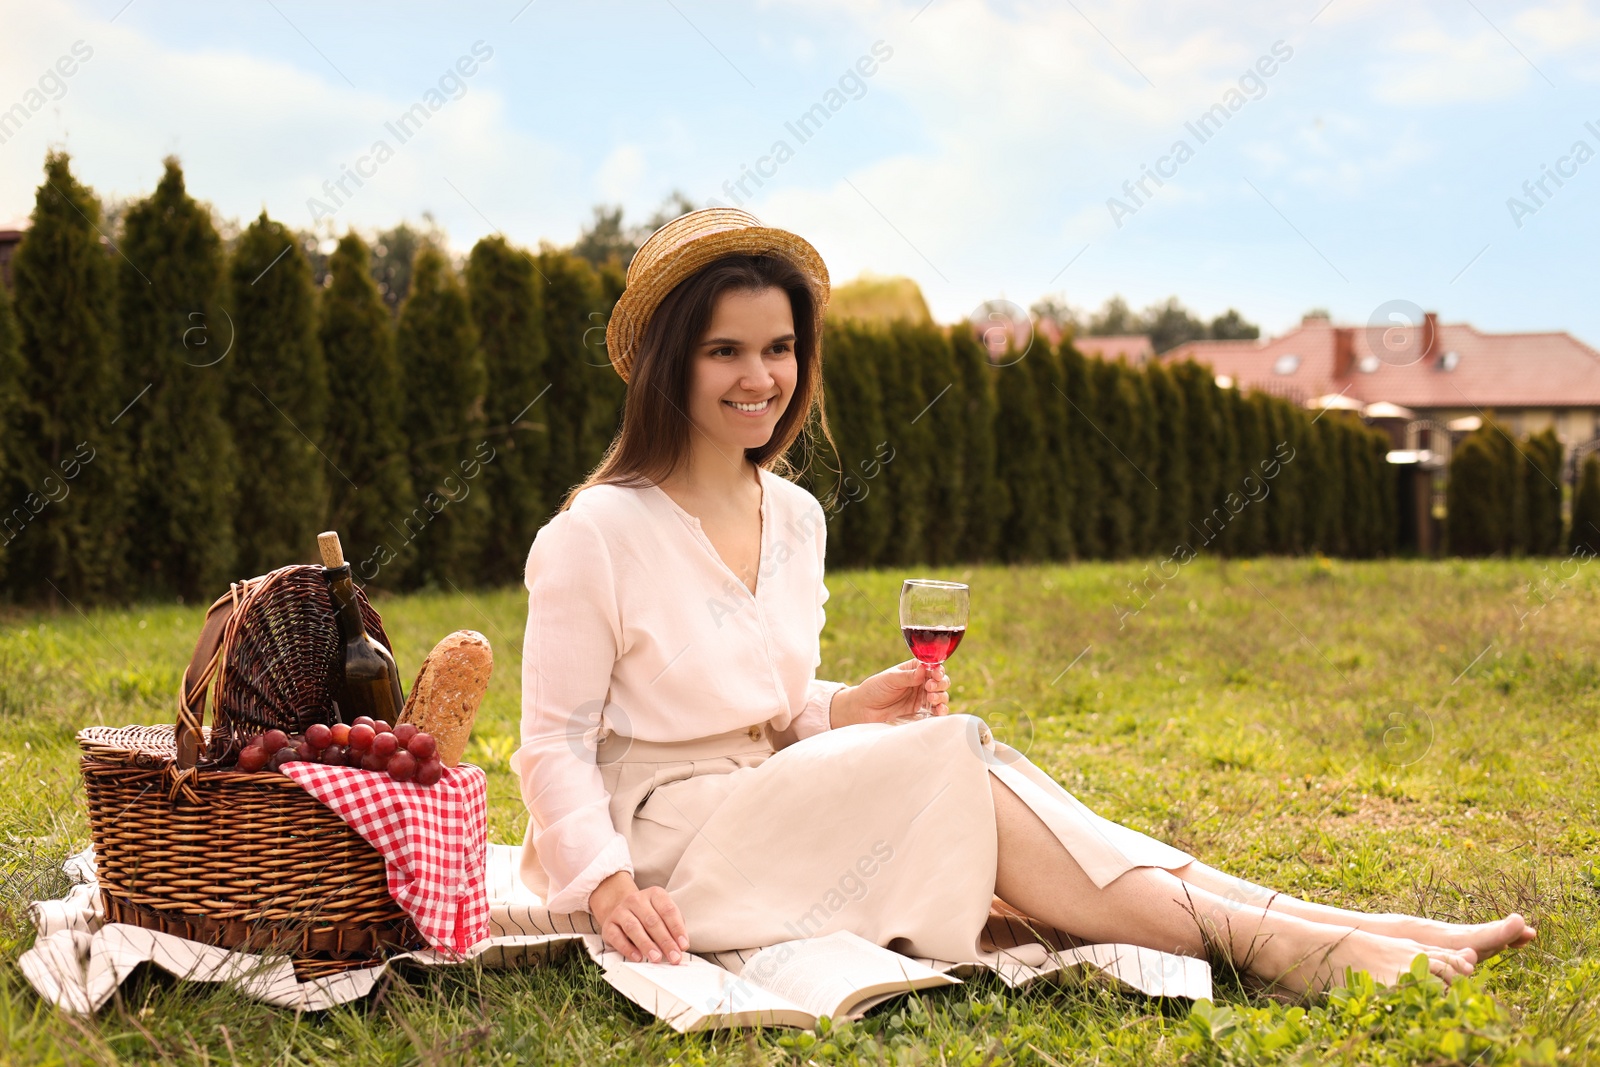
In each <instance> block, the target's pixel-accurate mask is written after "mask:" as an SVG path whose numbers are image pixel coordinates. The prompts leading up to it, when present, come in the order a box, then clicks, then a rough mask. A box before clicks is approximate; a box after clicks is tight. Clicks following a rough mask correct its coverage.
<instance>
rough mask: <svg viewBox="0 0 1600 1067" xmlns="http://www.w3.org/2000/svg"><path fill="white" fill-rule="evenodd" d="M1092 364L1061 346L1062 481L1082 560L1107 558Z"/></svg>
mask: <svg viewBox="0 0 1600 1067" xmlns="http://www.w3.org/2000/svg"><path fill="white" fill-rule="evenodd" d="M1098 362H1099V360H1098V359H1096V360H1090V359H1088V358H1087V357H1086V356H1084V354H1083V353H1082V352H1079V351H1078V349H1077V347H1076V346H1075V345H1074V344H1073V343H1072V341H1071V339H1070V338H1068V339H1064V340H1063V341H1062V342H1061V378H1062V383H1063V384H1062V388H1063V389H1065V390H1066V393H1067V396H1066V401H1067V403H1066V408H1067V411H1068V412H1069V413H1070V416H1071V417H1070V419H1069V421H1068V423H1067V455H1066V460H1065V463H1066V466H1065V468H1064V469H1063V470H1062V471H1061V477H1062V479H1063V480H1064V481H1066V482H1067V483H1068V484H1069V485H1071V486H1072V515H1071V520H1072V544H1073V547H1074V548H1075V549H1076V550H1077V554H1078V558H1079V559H1097V558H1099V557H1101V556H1103V555H1104V554H1105V548H1104V546H1103V545H1102V543H1101V540H1100V519H1101V515H1102V513H1103V511H1104V508H1105V503H1106V498H1105V486H1104V484H1103V483H1102V481H1101V478H1100V450H1101V449H1102V448H1103V447H1105V439H1104V438H1103V437H1101V436H1100V431H1099V430H1097V429H1095V426H1094V422H1093V420H1092V418H1091V416H1090V412H1092V411H1094V410H1095V407H1096V398H1095V391H1094V376H1093V375H1092V374H1091V373H1090V365H1091V363H1098Z"/></svg>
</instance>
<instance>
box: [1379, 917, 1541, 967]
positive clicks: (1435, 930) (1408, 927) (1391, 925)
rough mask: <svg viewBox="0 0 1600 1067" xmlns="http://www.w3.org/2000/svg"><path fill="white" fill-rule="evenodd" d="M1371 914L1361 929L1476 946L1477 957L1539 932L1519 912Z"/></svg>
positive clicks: (1432, 942)
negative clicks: (1456, 918)
mask: <svg viewBox="0 0 1600 1067" xmlns="http://www.w3.org/2000/svg"><path fill="white" fill-rule="evenodd" d="M1371 918H1372V919H1373V920H1374V921H1373V922H1366V921H1363V922H1362V923H1361V929H1363V930H1370V931H1371V932H1373V933H1377V934H1386V935H1388V936H1389V937H1404V938H1410V939H1411V940H1413V941H1421V942H1423V943H1424V944H1428V945H1439V946H1441V947H1443V948H1454V949H1472V950H1473V951H1474V952H1475V953H1476V955H1475V956H1474V957H1473V958H1474V960H1481V959H1486V958H1487V957H1489V956H1493V955H1494V954H1495V953H1497V952H1500V951H1502V950H1503V949H1508V948H1521V947H1522V946H1523V945H1526V944H1527V943H1528V942H1530V941H1532V940H1533V939H1534V936H1535V935H1536V934H1537V933H1538V931H1537V930H1535V929H1534V928H1533V927H1531V926H1529V925H1528V924H1527V922H1526V921H1524V920H1523V918H1522V916H1521V915H1518V914H1517V913H1516V912H1512V913H1511V914H1510V915H1507V916H1506V917H1505V918H1504V919H1499V920H1496V921H1495V922H1492V923H1447V922H1441V921H1439V920H1438V919H1423V918H1420V917H1419V916H1416V915H1398V914H1397V915H1374V916H1372V917H1371Z"/></svg>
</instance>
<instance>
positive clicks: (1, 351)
mask: <svg viewBox="0 0 1600 1067" xmlns="http://www.w3.org/2000/svg"><path fill="white" fill-rule="evenodd" d="M22 370H23V368H22V350H21V339H20V338H19V337H18V333H17V317H16V314H15V312H13V311H12V310H11V291H10V290H9V289H7V288H6V287H5V286H4V285H0V492H3V493H7V494H9V493H10V492H11V489H12V486H11V484H10V483H11V481H12V480H13V479H12V477H7V476H6V474H5V472H14V471H15V470H16V467H17V463H18V461H19V459H20V457H21V455H22V454H23V453H24V451H25V446H24V443H23V442H22V441H21V440H20V439H19V438H18V434H17V422H18V420H19V419H20V418H21V417H22ZM24 506H26V504H24ZM29 514H31V512H30V513H29ZM0 518H3V516H0ZM5 559H6V543H5V538H4V537H3V536H0V574H3V573H4V565H5Z"/></svg>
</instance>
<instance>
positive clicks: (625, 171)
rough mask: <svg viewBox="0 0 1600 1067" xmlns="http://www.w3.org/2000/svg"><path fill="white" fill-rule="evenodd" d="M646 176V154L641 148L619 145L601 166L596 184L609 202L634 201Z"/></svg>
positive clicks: (631, 145)
mask: <svg viewBox="0 0 1600 1067" xmlns="http://www.w3.org/2000/svg"><path fill="white" fill-rule="evenodd" d="M644 174H645V162H644V153H643V152H642V151H640V149H639V146H638V145H633V144H619V145H617V146H616V147H615V148H613V149H612V150H611V152H610V154H608V155H607V156H606V158H605V161H604V162H603V163H601V164H600V172H599V174H598V176H597V178H596V183H597V184H598V186H599V188H600V192H601V193H602V194H603V195H604V196H605V198H606V199H607V200H616V201H632V200H633V198H634V194H635V193H637V192H638V191H639V185H640V182H641V180H642V179H643V178H644Z"/></svg>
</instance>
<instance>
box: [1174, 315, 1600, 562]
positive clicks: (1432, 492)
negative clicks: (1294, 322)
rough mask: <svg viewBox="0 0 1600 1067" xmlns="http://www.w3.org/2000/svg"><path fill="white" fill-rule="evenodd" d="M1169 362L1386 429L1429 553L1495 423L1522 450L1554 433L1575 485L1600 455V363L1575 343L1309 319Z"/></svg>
mask: <svg viewBox="0 0 1600 1067" xmlns="http://www.w3.org/2000/svg"><path fill="white" fill-rule="evenodd" d="M1161 358H1162V359H1163V360H1168V361H1176V360H1183V359H1193V360H1195V361H1196V362H1198V363H1202V364H1205V365H1206V366H1208V367H1210V368H1211V371H1212V373H1213V374H1215V375H1216V376H1217V377H1218V378H1219V379H1226V380H1227V381H1231V382H1232V383H1233V384H1235V385H1237V386H1238V387H1239V388H1240V389H1242V390H1250V389H1258V390H1262V391H1265V392H1268V393H1273V394H1276V395H1278V396H1282V397H1285V398H1287V399H1289V400H1292V401H1294V402H1296V403H1298V404H1301V405H1303V406H1305V407H1312V408H1325V409H1342V410H1349V411H1355V412H1359V413H1360V414H1361V416H1362V417H1363V418H1365V419H1366V420H1367V421H1368V422H1371V423H1373V424H1374V425H1377V426H1380V427H1382V428H1383V429H1384V430H1385V431H1386V432H1387V433H1388V434H1389V438H1390V441H1391V442H1392V443H1393V450H1392V451H1391V452H1390V453H1389V460H1390V462H1391V463H1395V464H1397V465H1399V466H1400V467H1401V468H1402V471H1401V479H1400V481H1401V492H1402V499H1401V522H1402V528H1403V530H1404V531H1405V532H1406V533H1408V534H1410V537H1409V538H1407V540H1408V541H1410V543H1411V546H1412V547H1415V548H1416V549H1418V550H1420V551H1423V552H1431V551H1433V550H1435V548H1436V547H1437V544H1438V532H1439V523H1440V521H1441V520H1442V519H1443V517H1444V476H1445V472H1446V470H1447V469H1448V467H1449V462H1450V454H1451V451H1452V447H1453V445H1454V444H1455V442H1456V441H1458V440H1460V438H1461V437H1462V436H1463V435H1464V434H1466V433H1469V432H1471V431H1472V430H1475V429H1477V428H1478V427H1479V426H1480V425H1482V419H1483V417H1484V416H1485V415H1489V414H1492V415H1493V416H1494V418H1495V419H1496V420H1497V421H1498V422H1500V423H1501V424H1502V425H1504V426H1505V427H1506V429H1507V431H1508V432H1509V433H1511V434H1512V435H1513V436H1515V437H1519V438H1520V437H1522V436H1524V435H1526V434H1534V433H1539V432H1541V431H1543V430H1545V429H1551V428H1553V429H1554V430H1555V433H1556V436H1557V437H1558V438H1559V439H1560V441H1561V444H1562V447H1563V451H1564V453H1565V454H1566V456H1567V457H1568V462H1567V465H1566V467H1565V471H1564V473H1565V475H1566V479H1567V481H1569V482H1571V481H1574V480H1575V479H1576V472H1577V461H1578V460H1579V459H1580V458H1581V457H1582V456H1585V455H1587V454H1588V453H1589V452H1591V451H1594V450H1596V449H1597V448H1600V352H1596V351H1595V350H1594V349H1593V348H1590V347H1589V346H1588V345H1586V344H1584V343H1583V342H1582V341H1580V340H1578V339H1577V338H1575V337H1573V336H1572V335H1571V334H1568V333H1563V332H1548V333H1482V332H1480V331H1479V330H1478V329H1476V328H1475V327H1473V326H1471V325H1470V324H1468V323H1441V322H1439V319H1438V316H1437V315H1435V314H1434V313H1432V312H1428V313H1427V314H1426V315H1424V316H1423V321H1422V322H1421V323H1420V324H1416V325H1407V324H1403V323H1402V324H1396V325H1391V326H1387V327H1385V326H1379V325H1374V326H1338V325H1335V324H1334V323H1333V322H1332V321H1330V320H1329V319H1327V318H1323V317H1321V316H1307V317H1306V318H1305V319H1303V320H1301V323H1300V326H1299V328H1298V329H1295V330H1292V331H1290V332H1289V333H1286V334H1284V335H1283V336H1282V337H1273V338H1270V339H1266V340H1258V341H1191V342H1189V343H1188V344H1183V345H1179V346H1178V347H1176V348H1174V349H1172V350H1171V351H1168V352H1164V353H1162V355H1161Z"/></svg>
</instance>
